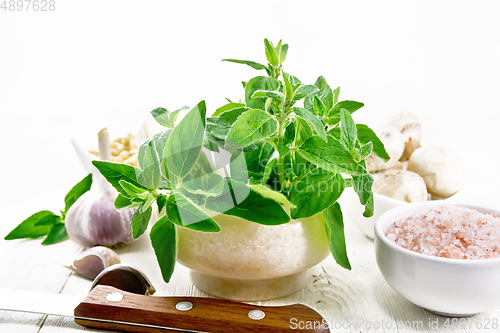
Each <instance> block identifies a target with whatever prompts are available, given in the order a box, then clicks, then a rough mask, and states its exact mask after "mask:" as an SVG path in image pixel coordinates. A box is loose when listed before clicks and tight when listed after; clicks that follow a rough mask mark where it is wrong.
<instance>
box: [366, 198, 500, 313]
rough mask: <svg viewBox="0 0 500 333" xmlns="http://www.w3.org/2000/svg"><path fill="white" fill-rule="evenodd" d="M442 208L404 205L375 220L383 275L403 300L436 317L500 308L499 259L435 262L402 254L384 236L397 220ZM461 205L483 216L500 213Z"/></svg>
mask: <svg viewBox="0 0 500 333" xmlns="http://www.w3.org/2000/svg"><path fill="white" fill-rule="evenodd" d="M443 204H446V203H444V202H442V201H431V202H423V203H413V204H407V205H404V206H401V207H397V208H394V209H392V210H390V211H387V212H386V213H384V214H382V216H380V217H379V219H378V220H377V222H376V224H375V253H376V258H377V264H378V266H379V268H380V271H381V272H382V275H383V276H384V278H385V280H386V281H387V283H388V284H389V285H390V286H391V287H392V288H393V289H394V290H395V291H396V292H398V293H399V294H400V295H401V296H403V297H404V298H406V299H407V300H409V301H410V302H412V303H414V304H416V305H418V306H421V307H423V308H425V309H427V310H429V311H431V312H434V313H436V314H440V315H445V316H453V317H463V316H470V315H474V314H477V313H480V312H483V311H486V310H489V309H492V308H494V307H496V306H500V258H495V259H449V258H438V257H434V256H429V255H424V254H420V253H416V252H413V251H410V250H407V249H404V248H402V247H400V246H398V245H396V243H394V242H392V241H390V240H389V239H388V238H387V237H386V236H385V233H386V232H387V230H388V229H389V228H390V227H391V225H392V224H393V223H394V222H395V221H397V220H399V219H401V218H405V217H408V216H410V215H414V214H418V213H420V212H423V211H425V210H428V209H431V208H433V207H436V206H439V205H443ZM457 205H458V204H457ZM460 205H461V206H464V207H467V208H471V209H475V210H477V211H480V212H481V213H492V212H499V210H497V209H493V208H488V207H482V206H475V205H466V204H460Z"/></svg>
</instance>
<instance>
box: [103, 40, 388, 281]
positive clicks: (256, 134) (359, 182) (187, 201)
mask: <svg viewBox="0 0 500 333" xmlns="http://www.w3.org/2000/svg"><path fill="white" fill-rule="evenodd" d="M264 45H265V54H266V58H267V61H268V64H267V65H264V64H260V63H257V62H253V61H247V60H236V59H225V61H228V62H233V63H239V64H245V65H248V66H250V67H252V68H254V69H256V70H261V71H265V74H266V75H262V76H256V77H254V78H251V79H250V80H248V81H245V82H243V87H244V93H245V95H244V101H240V102H232V101H229V103H228V104H226V105H224V106H222V107H220V108H218V109H217V110H216V111H215V112H214V113H213V115H212V116H211V117H207V116H206V113H207V111H206V106H205V102H204V101H202V102H200V103H199V104H198V105H196V106H195V107H194V108H193V109H191V110H190V111H189V112H188V113H187V114H186V115H185V116H184V118H183V119H182V120H181V121H180V122H179V124H178V125H176V126H175V120H176V118H177V115H178V114H179V112H182V110H181V109H179V110H176V111H173V112H170V111H168V110H167V109H164V108H158V109H155V110H153V111H152V112H151V114H152V115H153V117H154V118H155V119H156V120H157V121H158V123H159V124H161V125H163V126H164V127H165V130H164V131H161V132H159V133H157V134H156V135H155V136H154V137H152V138H150V139H149V140H147V141H146V142H144V143H143V144H142V145H141V146H140V149H139V168H136V167H132V166H129V165H124V164H118V163H112V162H103V161H94V162H93V164H94V165H95V166H96V167H97V168H98V169H99V171H100V172H101V174H102V175H103V176H104V177H105V178H106V179H107V180H108V182H109V183H110V184H111V185H113V186H114V188H115V189H116V190H118V192H119V193H120V194H119V195H118V197H117V199H116V201H115V206H116V207H117V208H126V207H127V208H128V207H137V210H136V212H135V214H134V216H133V218H132V222H131V223H132V229H133V236H134V237H136V238H137V237H139V236H140V235H142V234H143V233H144V232H145V231H146V229H147V227H148V223H149V220H150V215H151V209H152V204H153V202H156V204H157V209H158V211H159V212H160V214H161V215H163V216H162V217H161V218H160V219H159V220H158V221H156V222H155V224H154V225H153V226H152V228H151V231H150V238H151V242H152V245H153V248H154V250H155V253H156V256H157V259H158V263H159V265H160V268H161V272H162V275H163V279H164V280H165V281H166V282H168V281H169V279H170V277H171V275H172V273H173V270H174V265H175V260H176V228H175V226H178V227H183V228H189V229H192V230H197V231H203V232H218V231H220V228H219V226H218V225H217V223H216V222H215V221H214V220H213V219H212V218H211V217H210V215H209V214H208V213H207V212H208V211H214V212H218V213H221V214H226V215H233V216H237V217H241V218H243V219H246V220H248V221H252V222H255V223H260V224H263V225H269V226H271V225H279V224H283V223H287V222H289V221H290V220H291V219H300V218H307V217H310V216H313V215H316V214H320V213H322V214H324V216H325V220H326V224H325V229H326V234H327V236H328V238H329V245H330V249H331V252H332V254H333V256H334V258H335V260H336V261H337V263H338V264H340V265H341V266H342V267H344V268H347V269H350V268H351V266H350V263H349V260H348V258H347V252H346V244H345V237H344V224H343V217H342V211H341V207H340V205H339V203H338V202H337V199H338V198H339V197H340V196H341V194H342V192H343V191H344V189H345V188H346V187H349V186H353V188H354V190H355V191H356V193H357V194H358V196H359V200H360V202H361V204H363V205H364V206H365V212H364V215H365V216H366V217H369V216H371V215H372V214H373V192H372V188H371V187H372V184H373V178H372V177H371V176H370V174H369V173H368V172H367V171H366V165H365V158H366V157H367V156H368V155H369V154H374V155H376V156H378V157H380V158H381V159H383V160H385V161H387V160H388V159H389V156H388V154H387V152H386V151H385V149H384V146H383V144H382V142H381V141H380V140H379V139H378V138H377V136H376V135H375V133H374V132H373V131H372V130H371V129H370V128H369V127H368V126H366V125H363V124H355V122H354V121H353V119H352V117H351V114H352V113H353V112H355V111H356V110H358V109H359V108H361V107H362V106H363V103H359V102H355V101H339V93H340V89H339V88H336V89H331V88H330V86H329V85H328V83H327V82H326V80H325V78H324V77H322V76H320V77H319V78H318V79H317V80H316V82H315V83H314V84H303V83H302V82H301V81H300V80H299V79H298V78H297V77H295V76H293V75H291V74H289V73H288V72H285V71H284V69H283V62H284V61H285V58H286V54H287V51H288V45H287V44H282V42H281V41H280V42H279V43H278V44H277V46H274V45H273V44H272V43H271V42H269V41H268V40H267V39H265V40H264ZM183 109H184V108H183ZM288 212H289V213H288Z"/></svg>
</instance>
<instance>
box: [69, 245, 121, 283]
mask: <svg viewBox="0 0 500 333" xmlns="http://www.w3.org/2000/svg"><path fill="white" fill-rule="evenodd" d="M119 263H120V258H119V257H118V254H117V253H116V252H115V251H113V250H111V249H110V248H107V247H104V246H95V247H91V248H89V249H87V250H85V251H83V252H82V253H80V254H79V255H77V256H76V258H75V260H74V261H73V264H72V265H71V266H65V267H66V268H69V269H71V270H72V271H73V272H75V273H77V274H78V275H81V276H83V277H86V278H89V279H92V280H93V279H95V278H96V276H98V275H99V273H101V272H102V271H103V270H104V269H105V268H107V267H109V266H112V265H116V264H119Z"/></svg>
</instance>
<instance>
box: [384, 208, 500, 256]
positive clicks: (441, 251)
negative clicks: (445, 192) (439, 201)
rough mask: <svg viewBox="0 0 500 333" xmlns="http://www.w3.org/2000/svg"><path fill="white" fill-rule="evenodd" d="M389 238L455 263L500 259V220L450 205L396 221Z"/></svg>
mask: <svg viewBox="0 0 500 333" xmlns="http://www.w3.org/2000/svg"><path fill="white" fill-rule="evenodd" d="M386 236H387V238H388V239H389V240H391V241H393V242H395V243H396V244H397V245H399V246H401V247H403V248H405V249H408V250H411V251H414V252H418V253H422V254H427V255H430V256H435V257H443V258H452V259H489V258H499V257H500V218H499V217H498V214H497V213H492V214H483V213H480V212H478V211H477V210H473V209H469V208H465V207H462V206H455V205H447V206H439V207H437V208H433V209H431V210H428V211H426V212H424V213H420V214H418V215H414V216H410V217H408V218H404V219H400V220H398V221H396V222H395V223H394V224H393V225H392V226H391V228H390V229H389V230H388V231H387V233H386Z"/></svg>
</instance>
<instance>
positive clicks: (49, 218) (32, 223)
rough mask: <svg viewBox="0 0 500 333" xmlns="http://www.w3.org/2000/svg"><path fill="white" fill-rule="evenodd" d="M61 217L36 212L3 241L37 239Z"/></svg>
mask: <svg viewBox="0 0 500 333" xmlns="http://www.w3.org/2000/svg"><path fill="white" fill-rule="evenodd" d="M60 219H61V217H60V216H59V215H56V214H54V213H52V212H51V211H48V210H42V211H40V212H37V213H35V214H33V215H31V216H30V217H28V218H27V219H26V220H24V221H23V222H21V223H20V224H19V225H18V226H17V227H16V228H14V230H12V231H11V232H10V233H9V234H8V235H7V236H5V238H4V239H5V240H13V239H20V238H38V237H41V236H45V235H47V234H48V233H49V232H50V230H51V229H52V226H53V225H54V224H56V223H57V222H58V221H59V220H60Z"/></svg>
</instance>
